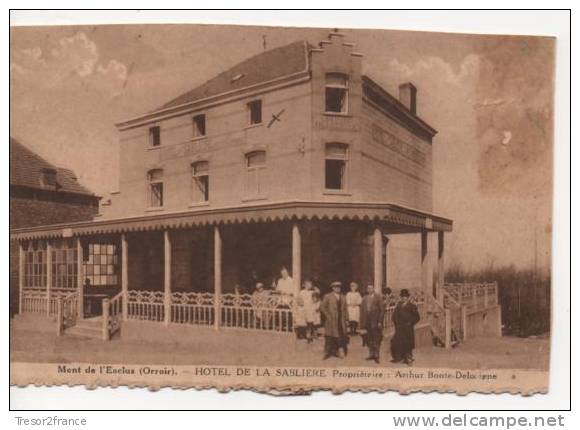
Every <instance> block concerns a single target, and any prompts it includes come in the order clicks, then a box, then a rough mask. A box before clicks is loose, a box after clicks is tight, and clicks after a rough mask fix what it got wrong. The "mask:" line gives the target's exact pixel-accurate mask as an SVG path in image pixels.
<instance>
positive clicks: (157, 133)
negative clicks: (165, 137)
mask: <svg viewBox="0 0 580 430" xmlns="http://www.w3.org/2000/svg"><path fill="white" fill-rule="evenodd" d="M149 145H150V146H159V145H161V127H159V126H158V125H156V126H153V127H149Z"/></svg>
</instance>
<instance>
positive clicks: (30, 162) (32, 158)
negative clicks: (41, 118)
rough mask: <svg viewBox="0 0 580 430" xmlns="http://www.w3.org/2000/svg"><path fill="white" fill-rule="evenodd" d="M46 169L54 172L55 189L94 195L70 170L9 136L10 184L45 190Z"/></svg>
mask: <svg viewBox="0 0 580 430" xmlns="http://www.w3.org/2000/svg"><path fill="white" fill-rule="evenodd" d="M47 171H48V172H50V171H52V172H55V173H56V191H58V192H65V193H73V194H84V195H88V196H94V195H95V194H94V193H92V192H91V191H89V190H88V189H87V188H85V187H83V186H82V185H81V184H79V182H78V181H77V178H76V176H75V174H74V173H73V171H72V170H70V169H64V168H60V167H56V166H54V165H53V164H51V163H49V162H48V161H46V160H45V159H43V158H42V157H40V156H39V155H38V154H35V153H34V152H32V151H31V150H30V149H28V148H27V147H26V146H24V145H23V144H21V143H20V142H18V141H17V140H16V139H14V138H12V137H10V186H19V187H28V188H36V189H39V190H47V189H49V188H47V187H46V186H43V183H42V177H43V174H44V172H47ZM53 191H54V189H53Z"/></svg>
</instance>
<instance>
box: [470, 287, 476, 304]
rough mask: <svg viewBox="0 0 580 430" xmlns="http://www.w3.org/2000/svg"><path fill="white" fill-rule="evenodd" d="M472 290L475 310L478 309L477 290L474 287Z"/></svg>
mask: <svg viewBox="0 0 580 430" xmlns="http://www.w3.org/2000/svg"><path fill="white" fill-rule="evenodd" d="M469 288H470V290H471V301H472V302H473V310H475V309H477V290H476V289H475V287H474V286H473V285H471V286H470V287H469Z"/></svg>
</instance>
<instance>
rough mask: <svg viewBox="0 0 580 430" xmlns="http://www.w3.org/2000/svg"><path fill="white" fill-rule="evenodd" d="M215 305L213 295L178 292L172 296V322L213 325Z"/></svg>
mask: <svg viewBox="0 0 580 430" xmlns="http://www.w3.org/2000/svg"><path fill="white" fill-rule="evenodd" d="M214 318H215V303H214V296H213V294H212V293H193V292H177V293H172V294H171V322H172V323H177V324H198V325H212V324H213V323H214Z"/></svg>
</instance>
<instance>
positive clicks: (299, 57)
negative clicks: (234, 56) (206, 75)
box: [158, 41, 308, 110]
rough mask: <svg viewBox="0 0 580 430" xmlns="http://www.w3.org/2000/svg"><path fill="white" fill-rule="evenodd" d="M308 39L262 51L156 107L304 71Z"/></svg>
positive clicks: (184, 101) (166, 106)
mask: <svg viewBox="0 0 580 430" xmlns="http://www.w3.org/2000/svg"><path fill="white" fill-rule="evenodd" d="M307 56H308V43H307V42H305V41H298V42H294V43H291V44H289V45H286V46H281V47H279V48H274V49H270V50H269V51H264V52H262V53H260V54H258V55H255V56H253V57H250V58H248V59H247V60H244V61H242V62H241V63H239V64H237V65H235V66H234V67H232V68H231V69H228V70H226V71H225V72H223V73H220V74H219V75H217V76H216V77H214V78H212V79H210V80H209V81H207V82H206V83H205V84H202V85H200V86H199V87H197V88H194V89H193V90H191V91H188V92H186V93H184V94H182V95H180V96H179V97H177V98H175V99H173V100H171V101H170V102H169V103H166V104H164V105H163V106H161V107H160V108H159V109H158V110H161V109H167V108H171V107H175V106H179V105H182V104H185V103H191V102H194V101H196V100H199V99H204V98H207V97H212V96H216V95H219V94H223V93H226V92H229V91H233V90H238V89H242V88H245V87H249V86H252V85H256V84H260V83H263V82H267V81H271V80H273V79H277V78H281V77H283V76H288V75H292V74H294V73H299V72H302V71H304V70H305V69H306V68H307V66H308V64H307Z"/></svg>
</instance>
